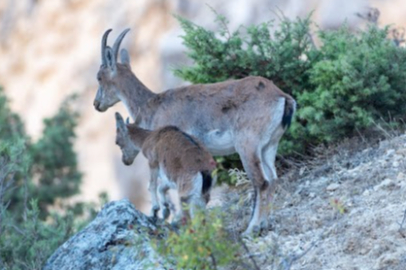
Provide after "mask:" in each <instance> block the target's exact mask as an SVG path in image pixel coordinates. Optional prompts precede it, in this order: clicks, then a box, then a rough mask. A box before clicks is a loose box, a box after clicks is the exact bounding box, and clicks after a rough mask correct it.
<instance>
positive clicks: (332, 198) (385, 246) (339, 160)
mask: <svg viewBox="0 0 406 270" xmlns="http://www.w3.org/2000/svg"><path fill="white" fill-rule="evenodd" d="M322 150H323V151H320V152H323V153H320V155H319V157H317V158H316V159H313V160H310V161H307V162H302V163H300V164H296V165H295V167H296V168H294V169H292V170H290V171H289V172H288V173H286V174H285V175H283V176H281V178H280V181H279V185H278V186H279V187H278V191H277V194H276V196H275V198H274V203H273V214H272V217H271V224H272V228H271V231H270V232H269V233H267V234H266V235H265V236H263V237H260V238H257V239H253V240H251V241H249V242H248V247H249V248H250V252H251V253H252V255H253V257H254V258H255V260H256V261H257V263H258V265H259V268H260V269H289V266H291V268H290V269H308V270H314V269H345V270H348V269H354V270H355V269H368V270H370V269H391V270H395V269H399V270H400V269H406V221H405V219H406V217H405V215H406V135H401V136H396V137H394V136H392V137H391V138H390V139H387V140H384V141H381V142H375V143H371V142H362V141H361V140H358V141H356V142H354V141H349V142H346V143H343V144H341V145H339V146H336V147H334V148H333V149H322ZM242 182H243V181H242ZM242 186H244V185H242ZM244 190H245V188H244V187H243V188H240V189H239V191H238V192H230V190H228V189H224V190H223V191H222V192H219V193H217V194H216V196H215V198H214V202H216V198H217V203H219V200H218V198H227V199H225V200H224V199H223V203H222V204H223V207H227V206H229V205H240V206H241V207H235V209H234V210H236V211H233V212H234V217H235V219H234V220H236V221H237V220H242V219H241V218H238V215H240V217H241V216H244V217H246V218H245V220H244V221H243V222H241V223H238V224H237V223H236V224H237V227H243V226H244V224H245V223H246V219H247V218H248V217H249V212H248V211H247V208H246V207H244V205H246V204H245V203H243V202H244V200H242V199H241V197H244V196H245V195H244V194H249V193H247V192H245V193H244ZM241 194H243V195H241ZM245 201H249V196H245ZM238 203H239V204H238Z"/></svg>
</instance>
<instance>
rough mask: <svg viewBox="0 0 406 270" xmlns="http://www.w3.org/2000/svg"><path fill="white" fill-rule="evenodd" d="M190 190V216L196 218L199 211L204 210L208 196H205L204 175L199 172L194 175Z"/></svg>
mask: <svg viewBox="0 0 406 270" xmlns="http://www.w3.org/2000/svg"><path fill="white" fill-rule="evenodd" d="M190 187H191V189H190V190H189V192H188V193H189V194H188V197H189V213H190V217H191V218H194V217H195V216H196V213H197V212H198V211H203V210H204V209H205V207H206V197H207V195H206V196H203V190H202V187H203V176H202V174H201V172H198V173H197V174H196V175H194V176H193V177H192V183H191V185H190Z"/></svg>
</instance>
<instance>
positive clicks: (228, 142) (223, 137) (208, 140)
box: [204, 130, 235, 156]
mask: <svg viewBox="0 0 406 270" xmlns="http://www.w3.org/2000/svg"><path fill="white" fill-rule="evenodd" d="M204 142H205V146H206V147H207V149H208V150H209V151H210V153H211V154H212V155H214V156H225V155H230V154H233V153H235V147H234V139H233V135H232V133H231V132H230V131H223V132H221V131H219V130H213V131H210V132H209V133H208V134H207V135H206V136H205V140H204Z"/></svg>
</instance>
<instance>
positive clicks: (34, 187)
mask: <svg viewBox="0 0 406 270" xmlns="http://www.w3.org/2000/svg"><path fill="white" fill-rule="evenodd" d="M71 102H72V99H68V100H67V101H66V102H64V103H63V104H62V106H61V108H60V110H59V111H58V112H57V114H56V115H55V116H54V117H52V118H49V119H45V120H44V126H45V127H44V131H43V134H42V137H41V138H40V139H39V140H38V141H37V142H32V141H31V139H30V138H29V136H28V135H27V134H26V133H25V131H24V125H23V123H22V121H21V119H20V117H19V116H18V115H16V114H14V113H12V112H11V110H10V108H9V106H8V101H7V98H6V97H5V95H4V94H3V92H2V89H1V88H0V269H41V268H42V266H43V264H44V262H45V260H46V259H47V258H48V257H49V256H50V255H51V254H52V253H53V252H54V251H55V250H56V248H57V247H59V246H60V245H61V244H62V243H63V242H64V241H66V239H67V238H68V237H69V236H70V235H72V233H74V232H75V231H76V230H77V229H78V228H80V227H81V226H83V224H85V223H86V222H87V221H88V219H90V218H91V217H92V216H94V214H95V213H94V211H92V209H93V208H94V205H89V204H84V203H78V204H75V205H68V204H67V203H66V202H65V200H64V199H66V198H69V197H71V196H72V195H75V194H77V193H78V192H79V185H80V183H81V177H82V176H81V173H80V172H79V171H78V168H77V158H76V154H75V152H74V151H73V143H74V139H75V132H74V128H75V127H76V124H77V117H78V115H77V114H76V113H75V112H74V111H73V110H72V109H71V106H70V104H71ZM57 202H58V204H56V203H57ZM50 206H57V207H58V208H59V209H60V210H62V212H61V214H55V213H51V212H50ZM83 214H85V215H83ZM87 218H88V219H87Z"/></svg>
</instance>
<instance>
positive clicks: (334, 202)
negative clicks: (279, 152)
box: [330, 198, 348, 214]
mask: <svg viewBox="0 0 406 270" xmlns="http://www.w3.org/2000/svg"><path fill="white" fill-rule="evenodd" d="M330 205H331V206H332V207H333V208H334V209H336V210H337V211H338V212H339V213H340V214H344V213H347V212H348V210H347V208H345V205H344V203H343V202H342V201H340V200H339V199H337V198H335V199H331V200H330Z"/></svg>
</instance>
